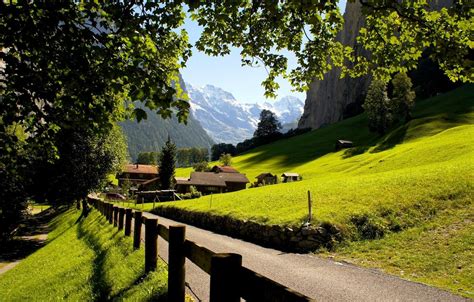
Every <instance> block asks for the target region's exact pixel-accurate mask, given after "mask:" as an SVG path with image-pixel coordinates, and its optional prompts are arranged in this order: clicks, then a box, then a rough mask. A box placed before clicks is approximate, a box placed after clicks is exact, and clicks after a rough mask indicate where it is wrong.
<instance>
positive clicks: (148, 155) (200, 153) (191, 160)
mask: <svg viewBox="0 0 474 302" xmlns="http://www.w3.org/2000/svg"><path fill="white" fill-rule="evenodd" d="M173 143H174V142H173ZM159 158H160V152H141V153H138V157H137V160H136V163H137V164H143V165H157V164H158V159H159ZM208 160H209V150H208V149H206V148H177V149H176V158H175V162H176V166H177V167H190V166H192V165H194V164H197V163H200V162H207V161H208Z"/></svg>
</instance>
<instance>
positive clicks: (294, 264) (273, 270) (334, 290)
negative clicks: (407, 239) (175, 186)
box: [144, 213, 472, 302]
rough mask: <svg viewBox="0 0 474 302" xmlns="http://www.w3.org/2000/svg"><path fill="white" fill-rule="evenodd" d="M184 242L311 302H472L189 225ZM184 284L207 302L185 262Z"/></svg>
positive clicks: (198, 274)
mask: <svg viewBox="0 0 474 302" xmlns="http://www.w3.org/2000/svg"><path fill="white" fill-rule="evenodd" d="M144 215H145V216H147V217H154V218H158V222H159V223H160V224H163V225H165V226H169V225H176V224H182V223H179V222H176V221H173V220H169V219H166V218H163V217H158V216H155V215H152V214H149V213H146V214H145V213H144ZM182 225H186V224H182ZM186 238H187V239H189V240H192V241H195V242H196V243H198V244H200V245H203V246H205V247H207V248H209V249H210V250H212V251H214V252H233V253H239V254H241V255H242V257H243V265H244V266H246V267H248V268H250V269H252V270H254V271H255V272H258V273H260V274H262V275H264V276H266V277H269V278H271V279H273V280H275V281H277V282H279V283H281V284H284V285H286V286H288V287H290V288H292V289H295V290H297V291H299V292H301V293H303V294H305V295H307V296H309V297H312V298H315V299H316V300H317V301H364V302H365V301H472V300H469V299H465V298H462V297H459V296H455V295H453V294H451V293H448V292H445V291H442V290H439V289H436V288H434V287H430V286H426V285H423V284H419V283H415V282H409V281H405V280H402V279H400V278H397V277H394V276H390V275H387V274H384V273H381V272H379V271H376V270H370V269H365V268H360V267H357V266H354V265H350V264H345V263H339V262H335V261H331V260H328V259H323V258H319V257H317V256H314V255H309V254H293V253H284V252H281V251H278V250H274V249H270V248H264V247H261V246H259V245H256V244H253V243H249V242H246V241H242V240H239V239H235V238H231V237H228V236H224V235H220V234H216V233H213V232H210V231H206V230H203V229H199V228H196V227H193V226H190V225H186ZM158 251H159V255H160V257H161V258H163V259H164V260H165V261H167V259H168V244H167V242H166V241H165V240H163V239H162V238H161V237H160V239H159V242H158ZM186 282H187V283H188V284H189V287H190V288H191V289H192V291H193V292H194V296H195V298H197V299H196V300H197V301H208V300H209V275H207V274H206V273H204V272H203V271H201V270H200V269H199V268H198V267H197V266H195V265H194V264H193V263H192V262H191V261H189V260H186ZM189 292H190V291H189ZM190 293H191V292H190Z"/></svg>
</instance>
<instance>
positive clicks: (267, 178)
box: [255, 172, 277, 186]
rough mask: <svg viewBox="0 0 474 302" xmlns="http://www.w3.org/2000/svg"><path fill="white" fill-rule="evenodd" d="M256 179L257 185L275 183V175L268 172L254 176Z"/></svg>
mask: <svg viewBox="0 0 474 302" xmlns="http://www.w3.org/2000/svg"><path fill="white" fill-rule="evenodd" d="M255 178H256V179H257V181H256V184H257V185H259V184H261V185H263V186H265V185H274V184H276V183H277V176H276V175H273V174H272V173H270V172H264V173H261V174H260V175H258V176H257V177H255Z"/></svg>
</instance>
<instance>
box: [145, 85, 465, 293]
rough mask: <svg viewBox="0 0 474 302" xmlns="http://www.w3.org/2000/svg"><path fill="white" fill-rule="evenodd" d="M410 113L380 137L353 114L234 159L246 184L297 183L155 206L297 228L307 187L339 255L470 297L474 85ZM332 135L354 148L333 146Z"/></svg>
mask: <svg viewBox="0 0 474 302" xmlns="http://www.w3.org/2000/svg"><path fill="white" fill-rule="evenodd" d="M412 115H413V119H412V120H411V121H410V122H408V123H406V124H404V125H401V126H399V127H397V128H396V129H393V130H392V131H391V132H390V133H388V134H386V135H385V136H383V137H379V136H377V135H374V134H373V133H370V132H369V131H368V129H367V120H366V117H365V115H360V116H357V117H354V118H351V119H347V120H345V121H342V122H339V123H336V124H333V125H330V126H327V127H325V128H322V129H318V130H315V131H312V132H310V133H307V134H304V135H301V136H297V137H294V138H290V139H287V140H282V141H278V142H275V143H273V144H269V145H266V146H262V147H259V148H256V149H254V150H252V151H250V152H248V153H247V154H244V155H242V156H238V157H236V158H234V160H233V162H234V164H233V165H234V166H235V167H237V168H238V170H240V171H241V172H243V173H246V174H247V176H248V177H249V179H250V180H251V181H253V178H254V177H255V176H256V175H258V174H260V173H261V172H272V173H277V174H281V173H283V172H286V171H291V172H297V173H300V174H301V175H302V176H303V179H304V180H303V181H301V182H296V183H290V184H278V185H274V186H267V187H262V188H254V189H247V190H244V191H239V192H234V193H228V194H220V195H214V196H212V197H211V196H206V197H203V198H200V199H197V200H189V201H180V202H175V203H166V204H163V206H175V207H179V208H183V209H186V210H189V211H202V212H210V213H213V214H217V215H229V216H232V217H235V218H239V219H242V220H249V219H250V220H254V221H258V222H261V223H265V224H284V225H300V224H301V223H302V222H304V221H305V220H306V217H307V190H310V191H311V193H312V196H313V219H314V220H313V225H318V224H320V223H330V224H333V225H336V226H337V227H338V228H339V229H340V230H341V231H342V233H343V235H344V239H345V240H344V242H343V243H341V244H340V245H339V246H338V247H336V253H337V255H339V256H340V257H343V258H345V259H350V260H351V261H354V262H356V263H359V264H362V265H366V266H370V267H379V268H382V269H384V270H386V271H388V272H391V273H396V274H399V275H401V276H403V277H406V278H409V279H413V280H417V281H420V282H426V283H429V284H433V285H436V286H439V287H442V288H446V289H449V290H452V291H455V292H457V293H461V294H463V295H465V296H469V297H474V289H473V286H472V280H474V276H473V266H472V262H471V261H472V259H473V256H474V252H473V247H474V242H473V241H474V232H473V220H474V206H473V203H472V200H473V192H474V190H473V189H474V174H473V173H474V172H473V171H474V170H473V169H474V126H473V122H474V86H473V85H465V86H463V87H461V88H459V89H457V90H454V91H452V92H449V93H446V94H443V95H439V96H437V97H434V98H431V99H427V100H424V101H421V102H418V103H417V104H416V106H415V108H414V110H413V114H412ZM336 139H348V140H352V141H353V142H354V144H355V147H354V148H351V149H347V150H341V151H338V152H335V151H334V143H335V141H336ZM189 172H190V169H183V170H179V172H178V174H179V175H189ZM148 207H149V206H148ZM380 238H381V239H380ZM372 239H377V240H372Z"/></svg>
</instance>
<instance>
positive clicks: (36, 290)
mask: <svg viewBox="0 0 474 302" xmlns="http://www.w3.org/2000/svg"><path fill="white" fill-rule="evenodd" d="M80 213H81V212H80V211H78V210H75V209H70V210H68V211H66V212H65V213H64V214H61V215H60V216H58V217H57V218H55V219H54V220H53V221H52V223H51V227H52V228H53V231H52V232H50V233H49V235H48V244H47V245H46V246H45V247H43V248H41V249H40V250H38V251H37V252H35V253H34V254H32V255H30V256H29V257H28V258H26V259H25V260H23V261H22V262H21V263H20V264H19V265H18V266H17V267H15V268H14V269H12V270H11V271H8V272H6V273H5V274H3V275H1V276H0V297H2V298H1V299H0V300H5V301H30V300H35V301H51V300H68V301H105V300H118V301H121V300H131V301H143V300H150V299H155V300H156V299H160V297H163V295H164V294H165V293H166V290H167V273H166V266H165V264H164V263H163V262H161V261H160V262H159V263H158V270H157V271H156V272H153V273H151V274H148V275H145V274H144V264H143V262H144V260H143V259H144V251H143V249H140V250H137V251H134V250H133V249H132V242H131V239H130V238H126V237H124V236H123V234H122V232H119V231H118V230H117V229H116V228H113V227H112V226H111V225H110V224H108V223H107V222H106V220H105V218H104V217H102V216H100V215H99V213H98V212H97V211H95V210H93V211H91V212H90V214H89V215H88V216H87V217H86V218H81V219H79V217H80Z"/></svg>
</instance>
